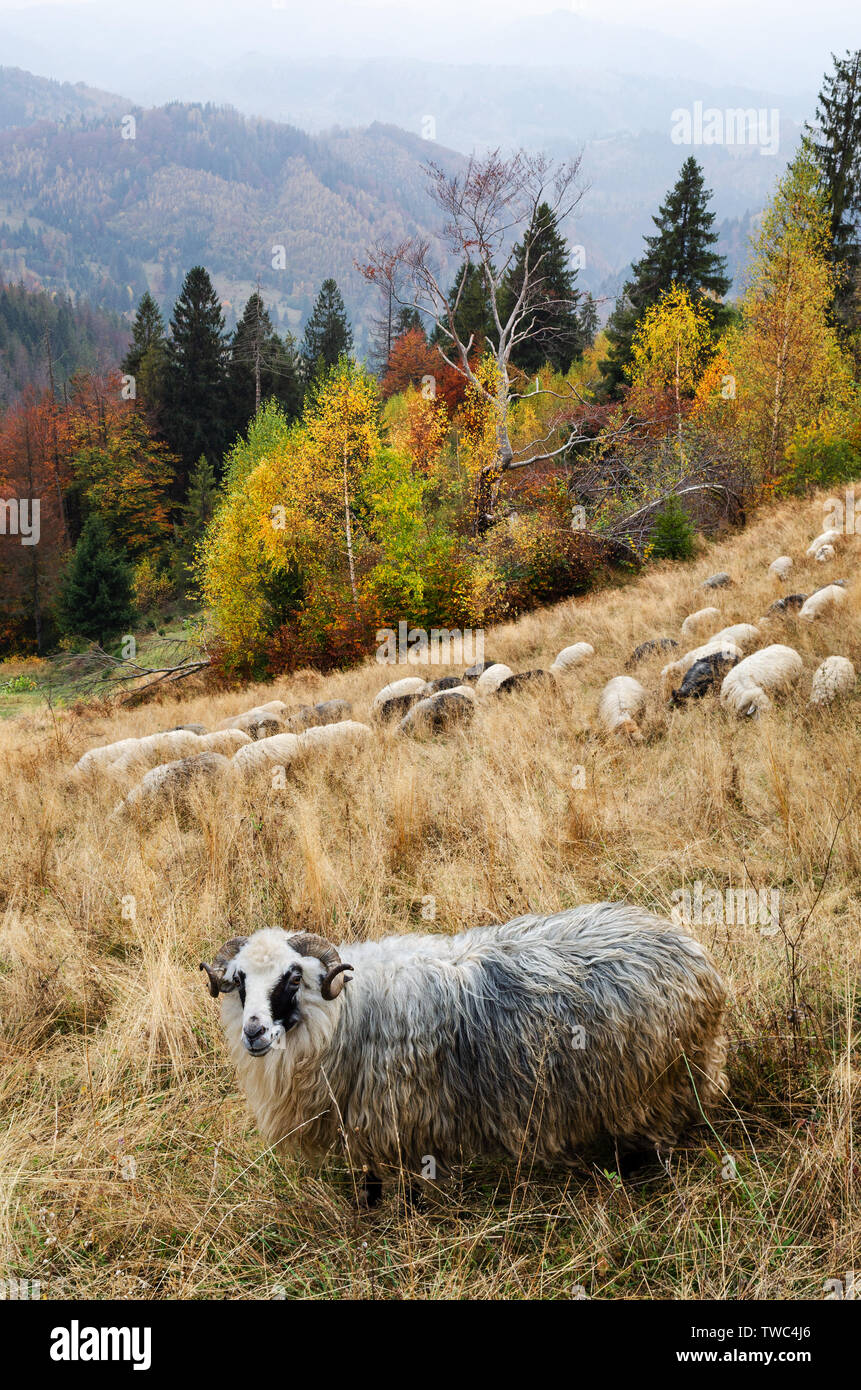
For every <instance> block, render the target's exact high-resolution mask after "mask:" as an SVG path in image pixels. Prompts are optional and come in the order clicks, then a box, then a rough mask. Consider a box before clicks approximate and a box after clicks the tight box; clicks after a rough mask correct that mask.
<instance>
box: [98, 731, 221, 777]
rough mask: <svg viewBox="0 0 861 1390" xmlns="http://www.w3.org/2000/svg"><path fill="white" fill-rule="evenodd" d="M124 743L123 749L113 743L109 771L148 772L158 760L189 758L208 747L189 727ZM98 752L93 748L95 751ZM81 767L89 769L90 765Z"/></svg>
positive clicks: (126, 740) (102, 764)
mask: <svg viewBox="0 0 861 1390" xmlns="http://www.w3.org/2000/svg"><path fill="white" fill-rule="evenodd" d="M205 737H206V738H211V734H206V735H205ZM122 743H123V745H124V747H123V748H122V749H120V745H119V744H114V745H113V749H114V754H113V756H111V757H110V758H109V759H108V760H107V770H108V771H109V772H110V773H111V774H118V775H119V774H122V773H125V772H129V771H132V770H136V769H140V770H141V771H146V769H147V768H150V767H154V766H155V765H156V763H163V762H170V761H172V760H173V759H175V758H190V757H193V756H194V754H195V753H199V752H202V751H203V750H204V749H205V748H206V744H205V743H204V742H203V739H202V738H201V737H200V735H199V734H192V733H189V731H188V730H187V729H174V730H172V731H171V732H169V733H166V734H148V735H147V736H146V737H145V738H133V739H123V740H122ZM110 746H111V745H108V747H110ZM99 751H100V750H98V749H93V752H94V753H98V752H99ZM104 751H105V752H106V751H107V750H104ZM85 758H86V754H85V755H84V758H82V759H81V760H80V762H79V763H78V767H79V768H81V764H82V763H84V761H85ZM88 766H89V764H88ZM100 766H101V767H102V768H104V767H105V763H101V764H100ZM81 770H82V771H86V770H87V768H81Z"/></svg>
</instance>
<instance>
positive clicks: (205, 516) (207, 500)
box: [182, 454, 218, 547]
mask: <svg viewBox="0 0 861 1390" xmlns="http://www.w3.org/2000/svg"><path fill="white" fill-rule="evenodd" d="M217 496H218V483H217V481H216V477H215V470H214V469H213V467H212V464H211V463H210V462H209V460H208V459H207V457H206V455H205V454H201V456H200V458H199V459H198V460H197V463H196V464H195V465H194V468H193V469H192V472H191V477H190V478H189V481H188V496H187V498H186V500H185V504H184V506H183V509H182V510H183V513H184V516H185V526H184V528H183V529H184V532H185V541H186V544H187V545H188V546H189V547H192V546H193V545H194V543H195V542H196V541H197V540H199V539H200V537H201V536H202V535H203V533H204V531H205V530H206V528H207V526H208V525H209V523H210V521H211V520H212V513H213V512H214V511H215V502H216V498H217Z"/></svg>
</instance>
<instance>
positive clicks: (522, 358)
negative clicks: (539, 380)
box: [500, 203, 583, 376]
mask: <svg viewBox="0 0 861 1390" xmlns="http://www.w3.org/2000/svg"><path fill="white" fill-rule="evenodd" d="M527 265H528V282H529V283H528V285H527V293H526V298H525V301H524V307H525V309H526V314H527V318H526V320H525V321H524V327H526V326H527V325H528V324H529V323H531V328H530V330H529V335H528V337H526V338H524V340H523V341H522V342H521V343H519V344H517V346H516V347H515V349H514V351H513V352H512V354H511V360H512V362H513V363H514V365H515V366H516V367H520V369H521V370H522V371H524V372H526V373H527V375H529V376H532V375H534V373H535V372H537V371H538V369H539V367H541V366H543V365H544V363H545V362H546V363H549V365H550V366H551V367H552V368H553V370H554V371H557V372H567V371H568V368H569V367H570V366H571V363H572V362H573V361H575V359H576V358H578V357H580V356H582V353H583V331H582V327H581V324H580V320H579V317H578V301H579V298H580V295H579V291H578V290H577V289H576V288H575V284H574V282H575V280H576V278H577V273H576V271H575V270H573V269H572V267H571V256H570V252H569V250H568V244H567V242H566V241H565V238H564V237H563V236H562V234H561V232H560V231H559V227H558V224H557V221H556V217H555V216H554V213H553V210H552V208H551V207H550V206H549V205H548V204H547V203H541V204H540V206H539V207H537V208H536V210H535V216H534V218H533V220H532V225H531V226H530V227H529V228H528V229H527V231H526V234H525V236H524V238H523V241H522V242H519V243H518V244H517V245H516V246H515V248H514V257H513V261H512V266H511V270H510V272H509V274H508V275H507V276H506V279H505V284H504V287H503V291H502V295H501V297H500V299H501V303H500V310H501V317H502V320H503V322H505V320H506V319H507V318H508V316H509V314H510V313H511V310H512V309H513V308H514V305H515V303H516V302H517V298H518V296H519V295H520V293H521V290H522V288H523V281H524V276H525V275H526V274H527Z"/></svg>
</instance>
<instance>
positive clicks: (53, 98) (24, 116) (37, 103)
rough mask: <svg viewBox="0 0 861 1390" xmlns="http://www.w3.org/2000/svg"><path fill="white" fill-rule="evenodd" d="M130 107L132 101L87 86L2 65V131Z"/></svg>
mask: <svg viewBox="0 0 861 1390" xmlns="http://www.w3.org/2000/svg"><path fill="white" fill-rule="evenodd" d="M126 110H128V101H127V100H125V99H124V98H123V97H117V96H113V95H112V94H111V93H110V92H99V91H97V90H96V89H95V88H93V87H86V86H85V85H84V83H83V82H76V83H74V84H72V83H71V82H53V81H52V80H51V79H50V78H48V77H36V76H34V74H33V73H32V72H24V70H23V69H22V68H4V67H0V130H8V129H9V128H10V127H11V126H18V125H30V124H32V122H33V121H67V120H74V119H79V118H82V117H88V116H103V115H108V114H109V113H111V112H115V113H119V112H121V111H126Z"/></svg>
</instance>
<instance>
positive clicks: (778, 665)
mask: <svg viewBox="0 0 861 1390" xmlns="http://www.w3.org/2000/svg"><path fill="white" fill-rule="evenodd" d="M803 670H804V663H803V662H802V660H801V657H800V656H799V655H798V652H796V651H793V649H792V647H783V646H781V645H780V644H779V643H775V645H774V646H771V647H763V648H762V650H761V651H758V652H754V653H753V655H752V656H747V657H745V659H744V661H740V662H739V664H738V666H734V667H733V669H732V670H731V671H728V672H727V674H726V675H725V676H724V679H723V684H722V685H721V689H720V701H721V704H722V705H724V706H725V707H726V708H727V709H730V710H733V711H734V712H735V713H736V714H744V715H751V714H760V713H762V711H763V710H767V709H769V708H770V707H771V700H770V698H769V692H770V693H771V694H772V695H776V694H778V693H781V692H783V691H786V690H788V689H789V688H790V687H791V686H792V685H794V684H795V682H796V681H797V680H798V679H799V677H800V676H801V673H802V671H803Z"/></svg>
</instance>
